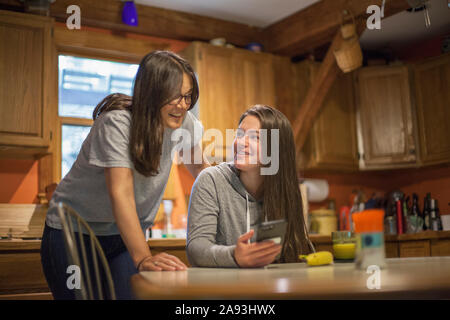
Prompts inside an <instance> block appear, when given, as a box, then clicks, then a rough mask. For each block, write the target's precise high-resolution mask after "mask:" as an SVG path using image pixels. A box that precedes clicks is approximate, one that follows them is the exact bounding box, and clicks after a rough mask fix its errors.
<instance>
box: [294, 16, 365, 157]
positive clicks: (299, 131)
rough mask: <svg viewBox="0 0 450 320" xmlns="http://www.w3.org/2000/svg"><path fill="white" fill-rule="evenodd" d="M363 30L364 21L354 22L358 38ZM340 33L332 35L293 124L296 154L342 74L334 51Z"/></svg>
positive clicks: (338, 42)
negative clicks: (331, 39) (335, 82)
mask: <svg viewBox="0 0 450 320" xmlns="http://www.w3.org/2000/svg"><path fill="white" fill-rule="evenodd" d="M364 29H365V20H363V19H357V20H356V33H357V35H358V37H359V36H360V35H361V34H362V32H363V31H364ZM343 41H344V40H343V38H342V34H341V31H340V30H338V31H337V32H336V34H335V35H334V38H333V41H332V42H331V45H330V47H329V48H328V51H327V54H326V56H325V59H324V60H323V62H322V63H321V65H320V67H319V70H318V72H317V76H316V77H315V78H314V80H313V82H312V85H311V87H310V88H309V90H308V93H307V94H306V97H305V100H304V101H303V103H302V105H301V107H300V110H299V112H298V114H297V117H296V118H295V120H294V122H293V128H292V130H293V134H294V138H295V147H296V151H297V154H298V152H299V151H301V149H302V148H303V145H304V144H305V141H306V138H307V137H308V134H309V131H310V130H311V128H312V126H313V124H314V121H315V119H316V117H317V115H318V114H319V111H320V108H322V105H323V102H324V101H325V98H326V97H327V94H328V92H329V90H330V88H331V86H332V85H333V83H334V81H335V80H336V79H337V77H338V76H339V75H340V74H342V71H341V69H340V68H339V66H338V65H337V62H336V58H335V56H334V51H335V50H336V49H338V48H339V47H340V46H341V44H342V42H343Z"/></svg>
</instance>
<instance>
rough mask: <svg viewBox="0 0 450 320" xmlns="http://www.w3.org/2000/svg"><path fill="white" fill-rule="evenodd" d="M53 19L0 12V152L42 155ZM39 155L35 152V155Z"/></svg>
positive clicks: (46, 132) (46, 138)
mask: <svg viewBox="0 0 450 320" xmlns="http://www.w3.org/2000/svg"><path fill="white" fill-rule="evenodd" d="M52 21H53V19H51V18H47V17H41V16H35V15H30V14H23V13H16V12H10V11H0V42H1V43H2V45H1V46H0V150H1V151H2V153H7V152H8V151H9V150H17V148H18V147H19V148H23V149H27V148H28V149H30V150H33V151H31V152H35V151H36V150H40V151H45V150H46V148H47V147H48V145H49V140H50V130H48V127H47V122H48V119H49V115H50V112H49V99H50V97H49V92H50V87H51V86H52V83H51V80H50V73H51V72H50V70H51V68H50V66H51V49H52V47H51V46H52V35H51V31H52V23H53V22H52ZM37 152H39V151H37Z"/></svg>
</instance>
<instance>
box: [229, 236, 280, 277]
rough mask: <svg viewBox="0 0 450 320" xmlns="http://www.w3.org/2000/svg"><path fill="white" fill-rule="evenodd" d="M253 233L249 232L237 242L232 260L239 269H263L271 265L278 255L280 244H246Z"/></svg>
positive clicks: (267, 242)
mask: <svg viewBox="0 0 450 320" xmlns="http://www.w3.org/2000/svg"><path fill="white" fill-rule="evenodd" d="M254 233H255V231H254V230H250V231H249V232H247V233H244V234H243V235H242V236H240V237H239V239H238V240H237V243H236V248H235V250H234V259H235V260H236V262H237V264H238V265H239V267H241V268H258V267H264V266H266V265H268V264H270V263H272V262H273V261H274V260H275V258H276V257H277V256H278V255H279V254H280V251H281V245H280V244H276V243H273V242H271V241H262V242H253V243H248V240H250V238H252V237H253V235H254Z"/></svg>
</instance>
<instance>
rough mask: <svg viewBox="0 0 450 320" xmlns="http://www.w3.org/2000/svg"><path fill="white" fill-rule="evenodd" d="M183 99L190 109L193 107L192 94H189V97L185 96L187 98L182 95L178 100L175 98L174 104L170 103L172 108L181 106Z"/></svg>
mask: <svg viewBox="0 0 450 320" xmlns="http://www.w3.org/2000/svg"><path fill="white" fill-rule="evenodd" d="M182 99H184V103H185V104H186V105H187V106H189V107H190V106H191V103H192V93H189V94H187V95H185V96H183V95H180V96H179V97H178V98H175V99H174V100H172V102H170V103H169V105H171V106H177V105H179V104H180V102H181V100H182Z"/></svg>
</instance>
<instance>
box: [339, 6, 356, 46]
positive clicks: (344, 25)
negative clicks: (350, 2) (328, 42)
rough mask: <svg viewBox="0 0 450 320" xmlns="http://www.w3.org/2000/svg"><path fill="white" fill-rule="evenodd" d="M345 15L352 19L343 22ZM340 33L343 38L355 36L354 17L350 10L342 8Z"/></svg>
mask: <svg viewBox="0 0 450 320" xmlns="http://www.w3.org/2000/svg"><path fill="white" fill-rule="evenodd" d="M346 15H349V16H350V17H351V18H352V20H351V21H349V22H345V20H346V17H345V16H346ZM341 34H342V38H344V39H350V38H352V37H354V36H356V23H355V17H354V16H353V13H352V12H351V11H350V10H344V11H343V13H342V15H341Z"/></svg>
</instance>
